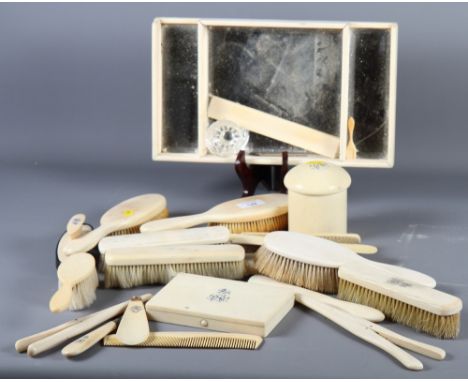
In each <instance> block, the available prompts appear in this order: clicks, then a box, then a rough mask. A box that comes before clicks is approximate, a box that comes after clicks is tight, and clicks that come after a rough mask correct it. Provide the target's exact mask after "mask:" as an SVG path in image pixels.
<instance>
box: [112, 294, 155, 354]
mask: <svg viewBox="0 0 468 382" xmlns="http://www.w3.org/2000/svg"><path fill="white" fill-rule="evenodd" d="M149 333H150V329H149V323H148V318H147V317H146V311H145V307H144V305H143V301H141V298H140V297H132V299H131V300H130V302H129V303H128V305H127V309H125V313H124V315H123V317H122V319H121V321H120V324H119V327H118V329H117V333H116V334H115V336H116V337H117V338H118V339H119V340H120V341H121V342H122V343H123V344H125V345H138V344H140V343H142V342H145V341H146V340H147V339H148V336H149Z"/></svg>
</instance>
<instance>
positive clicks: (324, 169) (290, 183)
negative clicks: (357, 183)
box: [284, 160, 351, 195]
mask: <svg viewBox="0 0 468 382" xmlns="http://www.w3.org/2000/svg"><path fill="white" fill-rule="evenodd" d="M284 185H285V186H286V188H287V189H288V190H289V191H293V192H297V193H299V194H304V195H331V194H336V193H338V192H340V191H343V190H346V189H347V188H348V187H349V186H350V185H351V177H350V176H349V174H348V172H347V171H346V170H345V169H343V168H341V167H339V166H336V165H334V164H330V163H326V162H323V161H320V160H316V161H311V162H306V163H302V164H300V165H298V166H296V167H294V168H292V169H291V170H289V171H288V173H287V174H286V176H285V178H284Z"/></svg>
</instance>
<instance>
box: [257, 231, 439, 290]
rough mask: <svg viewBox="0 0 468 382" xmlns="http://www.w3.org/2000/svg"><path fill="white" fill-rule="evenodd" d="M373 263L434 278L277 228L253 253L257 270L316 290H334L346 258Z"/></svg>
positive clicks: (419, 278)
mask: <svg viewBox="0 0 468 382" xmlns="http://www.w3.org/2000/svg"><path fill="white" fill-rule="evenodd" d="M351 261H359V262H361V263H364V264H365V263H368V262H369V263H372V264H376V267H380V268H382V269H387V270H388V271H389V272H393V273H395V274H397V275H399V277H401V278H405V279H407V280H410V281H412V282H414V283H418V284H421V285H425V286H428V287H434V286H435V280H434V279H433V278H432V277H430V276H427V275H425V274H423V273H420V272H417V271H414V270H411V269H407V268H403V267H399V266H396V265H390V264H384V263H377V262H373V261H371V260H368V259H365V258H363V257H361V256H359V255H357V254H356V253H354V252H353V251H351V250H349V249H348V248H345V247H343V246H341V245H340V244H337V243H335V242H332V241H329V240H324V239H319V238H317V237H313V236H310V235H307V234H303V233H298V232H285V231H278V232H272V233H269V234H268V235H266V236H265V241H264V244H263V246H262V247H260V248H259V249H258V251H257V253H256V256H255V268H256V270H257V272H258V273H260V274H264V275H266V276H269V277H271V278H273V279H275V280H277V281H282V282H285V283H288V284H293V285H297V286H300V287H304V288H307V289H312V290H315V291H318V292H325V293H337V292H338V268H339V267H340V266H341V265H343V264H345V263H348V262H351Z"/></svg>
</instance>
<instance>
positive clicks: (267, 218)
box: [140, 194, 288, 233]
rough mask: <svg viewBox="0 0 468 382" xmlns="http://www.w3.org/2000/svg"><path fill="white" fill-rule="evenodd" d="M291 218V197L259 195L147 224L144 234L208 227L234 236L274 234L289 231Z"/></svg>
mask: <svg viewBox="0 0 468 382" xmlns="http://www.w3.org/2000/svg"><path fill="white" fill-rule="evenodd" d="M287 214H288V197H287V195H285V194H265V195H255V196H249V197H246V198H240V199H235V200H230V201H228V202H224V203H221V204H218V205H217V206H215V207H213V208H211V209H210V210H208V211H206V212H203V213H201V214H196V215H189V216H180V217H175V218H169V219H163V220H159V221H153V222H149V223H146V224H143V225H142V226H141V227H140V230H141V232H149V231H166V230H171V229H180V228H189V227H193V226H197V225H200V224H207V223H208V224H210V225H223V226H226V227H227V228H229V230H230V231H231V232H232V233H240V232H271V231H277V230H281V229H286V227H287V224H288V217H287Z"/></svg>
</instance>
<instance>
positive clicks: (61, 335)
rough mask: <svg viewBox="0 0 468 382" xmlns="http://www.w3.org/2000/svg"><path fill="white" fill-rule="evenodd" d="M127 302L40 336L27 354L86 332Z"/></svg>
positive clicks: (34, 353) (142, 297)
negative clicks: (45, 335)
mask: <svg viewBox="0 0 468 382" xmlns="http://www.w3.org/2000/svg"><path fill="white" fill-rule="evenodd" d="M151 297H152V295H151V294H149V293H147V294H144V295H142V296H140V298H141V300H142V301H144V302H146V301H148V300H149V299H150V298H151ZM128 303H129V302H128V301H124V302H122V303H120V304H117V305H113V306H111V307H109V308H106V309H103V310H101V311H99V312H96V313H93V314H91V315H88V316H86V317H84V318H83V319H82V320H81V321H79V322H77V323H75V324H72V325H70V326H68V327H66V328H64V329H62V330H60V331H58V332H55V333H53V334H51V335H50V336H47V337H42V338H40V339H39V340H37V341H35V342H33V343H30V344H29V345H28V348H27V352H28V355H29V356H30V357H34V356H37V355H39V354H41V353H43V352H45V351H47V350H50V349H53V348H55V347H56V346H58V345H60V344H62V343H63V342H65V341H67V340H69V339H71V338H73V337H76V336H78V335H80V334H83V333H86V332H87V331H88V330H91V329H93V328H94V327H96V326H98V325H101V324H102V323H103V322H106V321H109V320H111V319H113V318H114V317H116V316H119V315H121V314H122V313H123V312H124V311H125V308H126V307H127V305H128ZM54 329H56V328H53V329H50V331H51V332H52V331H53V330H54ZM42 333H45V332H42ZM32 337H34V336H30V337H29V338H32ZM26 340H27V339H26ZM20 341H21V340H20ZM23 342H27V341H24V339H23Z"/></svg>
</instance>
